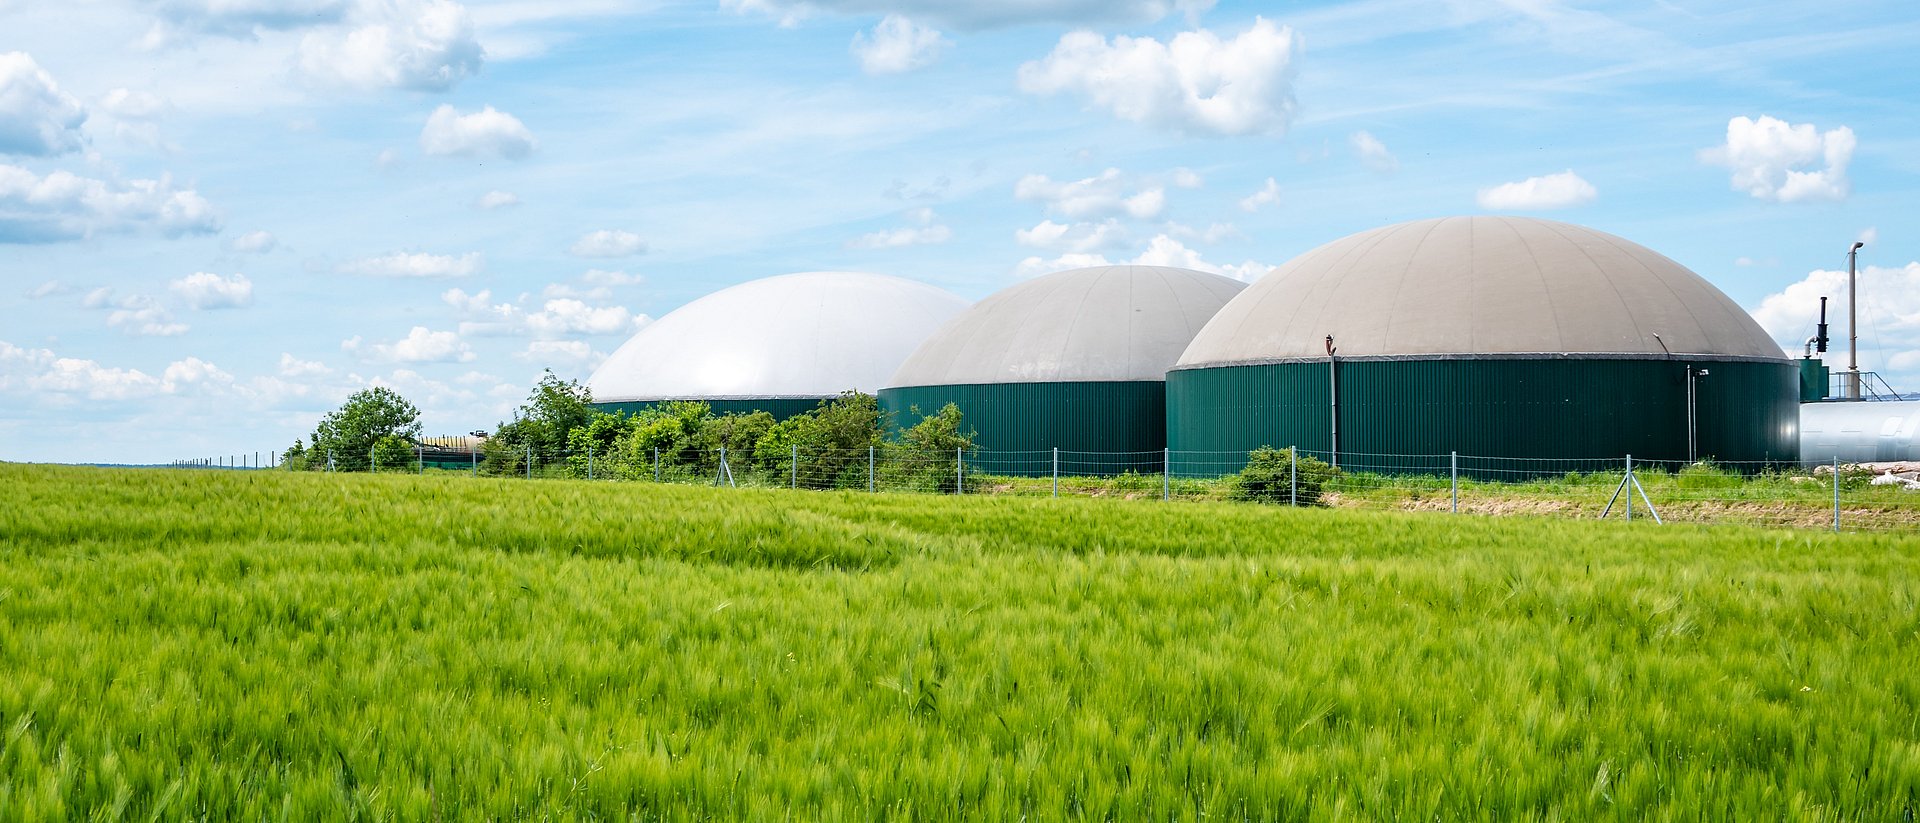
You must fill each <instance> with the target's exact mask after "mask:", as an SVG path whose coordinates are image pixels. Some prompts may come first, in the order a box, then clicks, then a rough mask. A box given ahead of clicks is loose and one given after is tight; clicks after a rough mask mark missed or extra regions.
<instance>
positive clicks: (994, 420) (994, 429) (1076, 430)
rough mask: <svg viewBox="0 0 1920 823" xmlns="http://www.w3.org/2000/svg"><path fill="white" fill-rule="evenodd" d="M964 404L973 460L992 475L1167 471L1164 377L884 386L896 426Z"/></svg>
mask: <svg viewBox="0 0 1920 823" xmlns="http://www.w3.org/2000/svg"><path fill="white" fill-rule="evenodd" d="M948 403H953V404H954V405H955V406H958V407H959V409H960V413H961V414H962V415H963V416H964V419H965V421H966V423H965V426H964V428H968V429H972V430H973V431H974V432H975V433H976V436H975V438H974V442H975V444H976V445H977V446H979V447H980V449H981V451H980V452H979V453H978V454H977V455H976V456H975V457H974V458H973V459H972V460H971V461H969V462H970V463H971V464H973V465H975V466H977V467H978V470H979V471H982V472H986V473H990V474H1013V475H1043V474H1048V473H1050V472H1051V471H1052V470H1053V465H1052V462H1053V449H1056V448H1057V449H1059V450H1060V472H1061V473H1062V474H1068V475H1104V474H1118V473H1120V472H1123V471H1128V470H1132V471H1136V472H1143V473H1145V472H1158V471H1160V462H1161V449H1162V448H1163V447H1165V446H1166V441H1167V428H1166V417H1165V412H1166V407H1167V402H1166V384H1165V383H1161V382H1159V381H1157V380H1128V381H1105V382H1086V383H983V384H973V385H960V386H912V387H907V388H895V389H881V390H880V409H881V411H883V412H885V413H886V414H887V415H889V419H890V421H891V423H892V425H893V426H894V427H896V428H904V427H907V426H911V425H913V424H914V423H917V422H919V420H920V418H919V416H916V415H915V414H913V412H912V410H913V409H914V407H916V406H917V407H918V408H919V411H920V414H921V415H931V414H934V413H936V412H938V411H940V409H941V408H942V407H944V406H945V405H946V404H948Z"/></svg>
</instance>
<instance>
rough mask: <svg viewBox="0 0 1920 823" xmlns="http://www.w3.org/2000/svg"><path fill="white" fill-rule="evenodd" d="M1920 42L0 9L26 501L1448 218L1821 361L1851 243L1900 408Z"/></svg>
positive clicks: (1793, 15) (1436, 28)
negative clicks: (1009, 291)
mask: <svg viewBox="0 0 1920 823" xmlns="http://www.w3.org/2000/svg"><path fill="white" fill-rule="evenodd" d="M1917 41H1920V12H1917V11H1916V10H1915V9H1914V8H1913V7H1912V6H1911V4H1909V3H1904V2H1860V3H1841V4H1834V3H1828V4H1814V3H1755V2H1731V0H1729V1H1727V2H1721V1H1720V0H1713V1H1712V2H1706V1H1703V0H1671V1H1670V2H1658V3H1652V4H1648V3H1637V2H1634V3H1628V2H1621V3H1605V2H1554V0H1484V1H1483V0H1454V2H1435V1H1434V0H1366V1H1365V2H1356V3H1306V2H1301V3H1280V2H1276V3H1241V2H1231V0H1222V1H1221V2H1217V3H1211V2H1207V0H990V1H989V2H978V3H970V4H955V3H943V2H935V0H815V1H814V2H808V3H802V2H793V0H718V2H713V0H708V1H707V2H688V3H679V2H667V1H666V0H651V1H649V0H552V1H551V2H537V1H536V0H498V1H497V2H494V1H489V0H469V1H468V2H465V3H459V2H454V0H279V2H269V0H45V2H42V1H41V0H0V459H9V460H55V461H114V462H160V461H165V460H170V459H173V458H178V457H193V456H209V455H214V454H236V453H242V452H245V453H249V454H251V453H252V452H255V451H263V452H264V451H267V450H271V449H279V448H285V447H286V446H287V445H289V444H291V443H292V442H293V440H294V438H296V437H301V436H304V435H305V434H306V433H308V432H309V431H311V429H312V427H313V424H314V422H315V421H316V420H317V419H318V418H319V416H320V415H321V414H323V413H324V412H326V411H327V410H329V409H332V408H334V407H335V406H337V405H338V403H339V402H340V400H341V399H343V398H344V397H345V396H346V395H347V394H348V393H350V392H352V391H353V390H355V389H357V388H361V387H364V386H367V385H375V384H378V385H388V386H392V387H395V388H397V389H399V390H400V391H401V392H402V393H403V394H405V395H407V396H408V397H409V398H410V399H412V400H414V402H415V403H417V404H418V405H420V406H421V407H422V409H423V411H424V418H425V423H426V428H427V430H428V431H429V433H460V432H465V431H468V430H471V429H474V428H491V427H492V426H493V424H495V423H496V422H498V421H499V420H501V419H503V418H505V417H506V416H507V415H508V413H509V411H510V409H511V408H512V407H513V406H515V405H517V404H518V403H519V402H521V401H522V400H523V399H524V398H525V396H526V393H527V390H528V389H529V387H530V386H531V384H532V381H533V380H534V379H536V378H537V376H538V375H539V373H540V371H541V369H543V368H552V369H553V370H554V371H555V372H556V373H559V374H561V375H563V376H567V377H581V378H584V377H585V376H586V375H587V374H588V373H590V372H591V370H592V367H593V365H594V364H595V363H597V362H598V359H599V358H601V357H604V356H605V354H606V353H608V352H610V351H611V350H612V349H614V348H615V347H617V346H618V345H619V344H620V342H621V341H622V340H624V339H625V338H626V337H627V336H629V335H630V334H631V333H632V332H633V331H635V330H637V329H638V328H641V327H642V326H643V325H644V324H645V323H646V322H648V318H652V317H658V316H660V315H662V314H664V313H666V312H668V311H671V310H672V309H674V308H675V307H677V306H679V305H681V304H683V303H685V302H687V301H688V300H691V299H693V298H695V297H698V296H700V295H702V294H705V293H707V292H710V291H713V290H715V289H717V288H721V287H724V286H727V285H731V284H734V283H739V282H744V281H746V280H751V279H754V278H758V277H762V276H767V275H772V274H780V273H785V272H792V271H806V270H823V269H837V270H859V271H874V272H881V273H887V274H895V275H900V276H905V277H911V278H915V279H919V280H923V281H926V282H929V283H932V284H935V285H938V286H941V287H943V288H947V289H949V290H952V291H954V292H955V293H957V294H959V295H961V296H963V297H966V298H969V299H977V298H979V297H982V296H985V295H987V294H989V293H991V292H993V291H995V290H997V289H999V288H1001V287H1004V286H1006V285H1008V284H1011V283H1013V282H1016V281H1017V280H1018V279H1020V278H1021V277H1026V276H1032V275H1033V274H1036V273H1041V272H1044V271H1049V270H1053V269H1056V268H1065V267H1070V266H1072V265H1077V264H1087V263H1093V262H1098V261H1100V260H1107V261H1113V262H1121V261H1131V260H1141V261H1147V262H1156V263H1165V264H1172V265H1185V266H1190V267H1196V268H1206V269H1210V270H1214V271H1220V272H1223V273H1226V274H1230V275H1233V276H1239V277H1243V278H1248V277H1255V276H1257V275H1258V274H1260V273H1262V272H1264V271H1266V269H1267V268H1268V267H1270V266H1274V265H1279V264H1281V263H1284V262H1285V261H1286V260H1288V259H1289V258H1291V257H1293V256H1294V255H1296V254H1299V253H1301V252H1303V251H1306V250H1308V249H1310V248H1312V247H1314V246H1317V245H1319V244H1321V243H1325V242H1328V241H1331V240H1333V239H1336V238H1338V237H1341V236H1343V235H1346V234H1349V233H1352V232H1355V231H1360V230H1363V229H1367V228H1371V227H1374V226H1378V225H1382V224H1386V223H1392V222H1398V221H1402V220H1409V219H1417V218H1423V217H1433V216H1441V215H1449V214H1477V213H1516V214H1529V215H1537V216H1542V217H1550V218H1553V219H1559V220H1566V221H1569V222H1575V223H1581V224H1585V225H1590V226H1594V227H1596V228H1599V229H1602V230H1605V231H1610V232H1613V233H1615V234H1619V235H1622V236H1624V237H1627V238H1629V239H1632V240H1634V241H1636V242H1639V243H1642V244H1644V245H1647V246H1649V247H1651V248H1653V249H1655V250H1658V251H1660V252H1662V253H1664V254H1666V255H1668V256H1670V257H1673V258H1674V259H1676V260H1678V261H1680V262H1681V263H1683V264H1685V265H1687V266H1689V267H1691V268H1693V269H1694V270H1695V271H1697V272H1699V273H1700V274H1702V275H1703V276H1705V277H1707V278H1708V279H1709V280H1711V281H1713V282H1714V283H1715V284H1717V285H1719V286H1720V287H1721V288H1722V289H1724V290H1725V291H1726V292H1727V293H1728V294H1730V295H1732V296H1733V298H1734V299H1735V300H1737V301H1739V302H1740V303H1741V304H1742V305H1744V306H1746V307H1747V308H1748V309H1749V310H1752V311H1754V312H1755V314H1756V316H1757V317H1758V318H1759V319H1760V320H1761V321H1762V323H1763V325H1765V326H1766V327H1767V328H1768V330H1769V331H1770V332H1772V333H1773V334H1774V335H1775V337H1776V338H1777V339H1779V340H1780V341H1781V343H1782V345H1783V347H1789V348H1792V349H1795V350H1797V349H1798V346H1799V341H1801V340H1804V339H1805V337H1806V336H1807V335H1808V334H1809V333H1810V332H1811V319H1810V318H1811V315H1812V313H1813V311H1814V307H1815V305H1816V304H1817V298H1818V296H1820V295H1822V294H1828V295H1831V296H1833V297H1834V298H1835V299H1836V300H1837V301H1843V300H1844V287H1843V285H1842V284H1843V283H1844V270H1845V250H1846V247H1847V245H1848V244H1850V243H1851V242H1853V241H1854V240H1855V239H1865V240H1866V241H1867V242H1868V244H1869V245H1868V246H1867V247H1866V249H1864V250H1863V252H1862V259H1861V263H1862V267H1863V271H1864V272H1865V274H1864V277H1863V279H1864V281H1865V283H1864V285H1863V287H1862V294H1861V307H1862V315H1863V318H1862V323H1861V343H1862V366H1863V368H1873V369H1880V370H1881V371H1882V372H1883V373H1886V374H1887V375H1888V377H1889V379H1891V380H1892V381H1893V382H1894V384H1895V385H1896V387H1899V388H1902V389H1904V390H1913V389H1914V388H1916V387H1920V263H1917V262H1915V261H1920V238H1916V236H1915V233H1914V232H1913V230H1912V228H1911V227H1912V226H1913V225H1914V223H1915V217H1916V216H1917V215H1916V211H1920V106H1916V97H1917V96H1920V95H1916V93H1915V91H1914V78H1915V77H1920V54H1917V53H1916V51H1915V50H1914V49H1913V48H1912V44H1913V43H1914V42H1917ZM1836 319H1837V318H1836ZM716 333H725V330H716ZM1836 333H1838V334H1844V328H1842V327H1839V326H1836Z"/></svg>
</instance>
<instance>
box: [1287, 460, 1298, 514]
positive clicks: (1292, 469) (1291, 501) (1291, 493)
mask: <svg viewBox="0 0 1920 823" xmlns="http://www.w3.org/2000/svg"><path fill="white" fill-rule="evenodd" d="M1287 505H1289V506H1298V505H1300V447H1299V446H1289V447H1287Z"/></svg>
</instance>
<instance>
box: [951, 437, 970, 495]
mask: <svg viewBox="0 0 1920 823" xmlns="http://www.w3.org/2000/svg"><path fill="white" fill-rule="evenodd" d="M953 493H954V494H966V493H967V459H966V456H965V452H964V450H962V449H961V447H959V446H954V447H953Z"/></svg>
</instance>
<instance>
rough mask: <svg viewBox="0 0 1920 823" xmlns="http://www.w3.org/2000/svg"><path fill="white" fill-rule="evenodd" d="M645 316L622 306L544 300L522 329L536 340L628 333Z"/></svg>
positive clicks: (572, 300) (638, 326) (634, 328)
mask: <svg viewBox="0 0 1920 823" xmlns="http://www.w3.org/2000/svg"><path fill="white" fill-rule="evenodd" d="M646 322H647V319H646V317H644V316H640V317H636V316H634V315H632V314H630V313H628V311H627V309H626V307H624V306H590V305H587V304H586V303H585V302H583V301H580V300H575V299H572V298H566V299H559V300H548V301H547V302H546V304H545V305H543V306H542V307H541V310H540V311H538V312H533V313H531V314H528V315H527V317H526V328H527V330H528V331H529V332H531V333H532V334H533V335H534V336H536V337H546V338H551V337H561V336H565V335H569V334H630V333H632V332H634V331H637V330H639V328H640V327H641V326H643V325H645V324H646Z"/></svg>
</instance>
